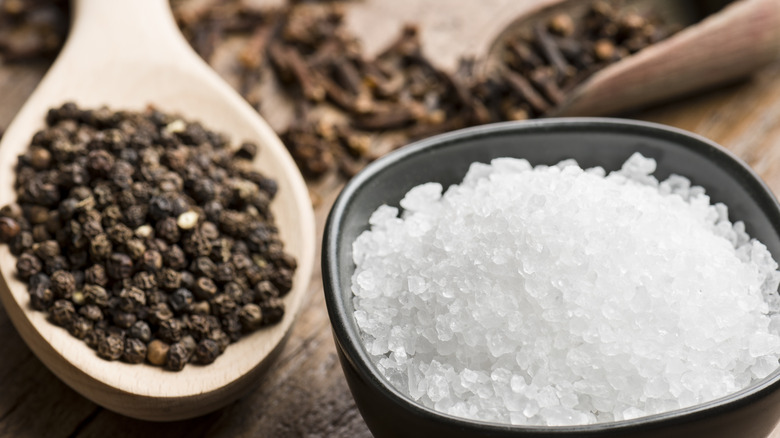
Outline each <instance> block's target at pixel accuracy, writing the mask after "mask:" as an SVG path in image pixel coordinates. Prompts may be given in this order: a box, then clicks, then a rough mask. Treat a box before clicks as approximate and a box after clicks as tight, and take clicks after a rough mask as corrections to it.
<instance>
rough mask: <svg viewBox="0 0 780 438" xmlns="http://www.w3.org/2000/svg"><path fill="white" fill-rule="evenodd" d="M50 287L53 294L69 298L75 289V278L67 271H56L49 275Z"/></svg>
mask: <svg viewBox="0 0 780 438" xmlns="http://www.w3.org/2000/svg"><path fill="white" fill-rule="evenodd" d="M51 289H52V292H54V294H55V296H57V297H59V298H65V299H70V297H72V296H73V292H74V291H75V290H76V280H75V279H74V278H73V274H71V273H70V272H68V271H57V272H55V273H53V274H52V275H51Z"/></svg>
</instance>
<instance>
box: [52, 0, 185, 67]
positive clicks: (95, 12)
mask: <svg viewBox="0 0 780 438" xmlns="http://www.w3.org/2000/svg"><path fill="white" fill-rule="evenodd" d="M72 5H73V23H72V25H71V30H70V34H69V36H68V40H67V43H66V45H65V47H64V48H63V50H62V54H61V57H69V56H78V57H80V58H82V60H83V62H85V63H90V62H91V61H92V59H94V58H95V57H109V58H119V59H144V60H145V62H149V61H150V60H152V61H154V60H155V59H157V58H167V57H171V56H174V57H178V56H188V55H185V54H186V53H188V52H190V53H191V54H194V52H192V50H191V49H190V47H189V45H188V44H187V42H186V41H185V39H184V37H183V36H182V34H181V33H180V32H179V29H178V27H177V26H176V22H175V20H174V18H173V14H172V12H171V8H170V6H169V5H168V2H167V1H166V0H73V2H72ZM73 52H76V53H73ZM71 62H73V61H71Z"/></svg>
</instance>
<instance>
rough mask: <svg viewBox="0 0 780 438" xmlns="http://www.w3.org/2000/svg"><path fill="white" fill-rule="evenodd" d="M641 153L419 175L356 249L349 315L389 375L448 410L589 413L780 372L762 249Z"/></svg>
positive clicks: (504, 418) (532, 417) (572, 418)
mask: <svg viewBox="0 0 780 438" xmlns="http://www.w3.org/2000/svg"><path fill="white" fill-rule="evenodd" d="M654 170H655V161H654V160H652V159H646V158H644V157H642V156H641V155H639V154H634V155H633V156H632V157H631V158H630V159H629V160H628V161H627V162H626V163H625V164H624V165H623V168H622V169H621V170H620V171H617V172H612V173H610V174H609V175H608V176H605V172H604V170H603V169H601V168H593V169H588V170H582V169H581V168H579V167H578V166H577V165H576V163H575V162H574V161H572V160H567V161H564V162H561V163H559V164H558V165H556V166H550V167H548V166H536V167H535V168H532V167H531V165H530V164H529V163H528V162H527V161H526V160H520V159H510V158H500V159H496V160H493V161H492V162H491V164H490V165H487V164H481V163H474V164H473V165H472V166H471V168H470V169H469V171H468V174H467V175H466V177H465V179H464V181H463V183H462V184H460V185H455V186H452V187H450V188H449V189H447V191H446V193H444V194H442V187H441V185H439V184H435V183H429V184H423V185H421V186H418V187H415V188H413V189H412V190H410V191H409V193H407V194H406V196H405V197H404V199H403V200H402V201H401V207H403V209H404V211H403V213H402V214H401V216H400V218H399V217H398V213H399V212H398V210H397V209H396V208H392V207H389V206H382V207H380V208H379V209H377V210H376V212H375V213H374V214H373V215H372V216H371V218H370V225H371V229H370V230H369V231H366V232H364V233H363V234H361V235H360V236H359V237H358V239H357V240H356V241H355V242H354V244H353V251H354V261H355V264H356V267H357V268H356V270H355V273H354V276H353V278H352V291H353V293H354V305H355V313H354V316H355V320H356V321H357V324H358V326H359V328H360V330H361V332H362V338H363V342H364V345H365V348H366V349H367V351H368V352H369V353H370V355H371V356H372V358H373V360H374V361H375V363H376V365H377V367H378V369H379V370H380V371H381V373H382V374H383V375H384V376H385V377H386V378H387V379H388V381H389V382H390V383H391V384H392V385H393V386H395V387H396V388H397V389H399V390H400V391H401V392H403V393H405V394H408V395H409V396H410V397H411V398H412V399H414V400H416V401H418V402H419V403H421V404H423V405H425V406H429V407H432V408H434V409H436V410H438V411H441V412H445V413H448V414H452V415H456V416H460V417H465V418H471V419H479V420H486V421H494V422H501V423H511V424H524V425H579V424H588V423H597V422H607V421H617V420H623V419H630V418H636V417H641V416H645V415H650V414H654V413H659V412H664V411H669V410H673V409H678V408H681V407H685V406H690V405H694V404H698V403H702V402H705V401H708V400H712V399H715V398H718V397H721V396H724V395H726V394H729V393H732V392H735V391H737V390H739V389H741V388H744V387H746V386H748V385H750V383H751V382H753V381H755V380H757V379H760V378H763V377H765V376H767V375H768V374H770V373H771V372H773V371H774V370H775V369H776V368H778V357H779V356H780V336H778V333H780V315H778V311H779V310H780V303H779V301H780V299H778V294H777V287H778V282H780V275H778V272H777V271H776V269H777V264H776V263H775V261H774V260H773V259H772V257H771V255H770V254H769V252H768V251H767V249H766V247H765V246H764V245H763V244H761V243H760V242H758V241H756V240H751V239H750V237H749V236H748V235H747V234H746V233H745V229H744V224H743V223H741V222H736V223H734V224H732V223H731V222H729V220H728V217H727V209H726V207H725V206H724V205H722V204H715V205H710V202H709V197H708V196H707V195H706V194H705V193H704V190H703V189H702V188H701V187H696V186H693V187H692V186H691V185H690V182H689V181H688V180H687V179H685V178H683V177H680V176H672V177H670V178H669V179H667V180H666V181H663V182H660V183H659V182H658V180H657V179H655V178H654V177H653V176H651V174H652V173H653V172H654Z"/></svg>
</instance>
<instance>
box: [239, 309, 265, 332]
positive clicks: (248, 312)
mask: <svg viewBox="0 0 780 438" xmlns="http://www.w3.org/2000/svg"><path fill="white" fill-rule="evenodd" d="M238 318H239V320H240V321H241V327H242V328H243V330H244V331H245V332H251V331H253V330H256V329H257V328H258V327H260V326H261V325H262V324H263V311H262V310H261V309H260V306H258V305H257V304H253V303H250V304H245V305H244V306H243V307H241V310H239V312H238Z"/></svg>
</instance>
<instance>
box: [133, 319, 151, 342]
mask: <svg viewBox="0 0 780 438" xmlns="http://www.w3.org/2000/svg"><path fill="white" fill-rule="evenodd" d="M127 335H128V336H130V337H131V338H137V339H140V340H141V341H143V342H149V340H150V339H151V338H152V330H151V329H150V328H149V324H147V323H146V321H136V322H135V323H134V324H133V325H132V326H131V327H130V329H129V330H128V331H127Z"/></svg>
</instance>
